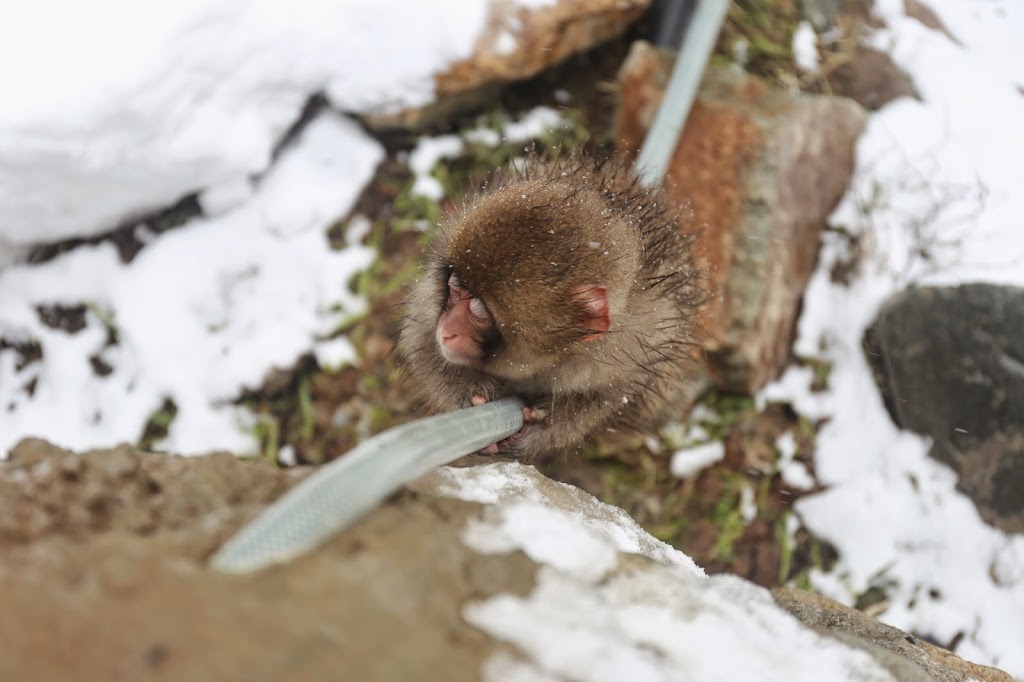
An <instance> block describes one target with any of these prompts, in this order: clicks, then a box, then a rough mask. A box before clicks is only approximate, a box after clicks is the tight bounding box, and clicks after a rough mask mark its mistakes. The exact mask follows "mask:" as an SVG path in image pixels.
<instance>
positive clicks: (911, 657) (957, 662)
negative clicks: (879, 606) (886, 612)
mask: <svg viewBox="0 0 1024 682" xmlns="http://www.w3.org/2000/svg"><path fill="white" fill-rule="evenodd" d="M772 596H774V597H775V603H776V604H778V605H779V606H781V607H782V608H784V609H786V610H787V611H789V612H790V613H792V614H793V615H794V616H796V617H797V619H798V620H799V621H800V622H802V623H803V624H804V625H806V626H808V627H810V628H813V629H814V630H817V631H818V632H820V633H822V634H824V635H828V636H830V637H834V638H836V639H839V640H841V641H843V642H845V643H846V644H849V645H851V646H855V647H858V648H860V649H864V650H865V651H867V652H868V653H870V654H871V655H872V656H873V657H874V658H875V660H877V661H879V662H880V663H881V664H882V665H884V666H885V667H886V668H887V669H888V670H889V672H891V673H892V674H893V676H894V677H896V679H898V680H900V681H901V682H903V681H905V680H922V681H928V682H930V681H935V682H964V681H965V680H971V679H973V680H978V682H1013V678H1012V677H1010V676H1009V675H1007V674H1006V673H1004V672H1003V671H1001V670H997V669H996V668H989V667H988V666H984V665H977V664H976V663H970V662H968V661H965V660H963V659H962V658H960V657H958V656H956V655H954V654H952V653H950V652H949V651H947V650H945V649H941V648H939V647H937V646H934V645H932V644H929V643H928V642H926V641H924V640H922V639H919V638H917V637H914V636H912V635H908V634H907V633H906V632H903V631H902V630H898V629H896V628H894V627H890V626H888V625H885V624H884V623H880V622H878V621H877V620H875V619H874V618H871V617H869V616H866V615H865V614H863V613H861V612H860V611H857V610H856V609H851V608H849V607H847V606H843V605H842V604H840V603H838V602H834V601H832V600H831V599H828V598H826V597H822V596H820V595H817V594H813V593H811V592H804V591H802V590H794V589H790V588H785V587H782V588H778V589H776V590H772Z"/></svg>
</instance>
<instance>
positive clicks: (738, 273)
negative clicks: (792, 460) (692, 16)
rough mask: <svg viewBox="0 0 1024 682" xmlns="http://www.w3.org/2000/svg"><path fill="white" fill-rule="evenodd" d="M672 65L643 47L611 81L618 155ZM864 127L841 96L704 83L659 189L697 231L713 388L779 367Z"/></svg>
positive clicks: (741, 77)
mask: <svg viewBox="0 0 1024 682" xmlns="http://www.w3.org/2000/svg"><path fill="white" fill-rule="evenodd" d="M673 58H674V57H673V55H671V53H666V52H665V51H663V50H660V51H659V50H655V49H654V48H651V47H650V46H648V45H646V44H644V43H638V44H636V45H635V46H634V48H633V50H632V51H631V52H630V56H629V57H628V59H627V61H626V63H625V64H624V65H623V67H622V70H621V71H620V74H619V77H620V109H619V112H618V116H617V121H616V130H615V139H616V141H617V143H618V144H619V146H620V148H621V149H623V150H625V151H627V152H630V151H632V150H636V149H638V148H639V147H640V145H641V144H642V143H643V137H644V135H645V134H646V130H647V128H648V126H649V125H650V122H651V119H652V117H653V114H654V112H655V111H656V108H657V105H658V104H659V102H660V98H661V93H660V87H659V84H661V83H663V82H664V81H665V79H666V77H667V75H666V74H667V73H668V71H669V70H670V69H671V66H672V60H673ZM864 122H865V116H864V112H863V110H861V108H860V107H858V106H857V105H856V104H855V103H854V102H851V101H850V100H847V99H843V98H834V97H822V96H812V95H791V94H786V93H780V92H776V91H773V90H771V89H770V88H769V87H768V86H767V85H765V84H764V83H763V82H762V81H760V80H758V79H756V78H754V77H752V76H749V75H747V74H745V73H743V72H742V71H739V70H736V69H733V68H713V69H711V70H709V71H708V73H707V74H706V75H705V78H704V82H703V84H702V86H701V90H700V93H699V94H698V98H697V101H696V102H695V103H694V106H693V109H692V111H691V112H690V116H689V118H688V120H687V124H686V128H685V129H684V131H683V133H682V135H681V136H680V140H679V144H678V145H677V147H676V150H675V154H674V156H673V158H672V161H671V163H670V165H669V170H668V177H667V179H666V183H667V185H668V186H669V187H670V189H671V191H672V192H673V193H674V194H675V196H676V198H677V199H678V200H679V201H680V203H682V204H688V205H689V206H691V207H692V210H693V213H694V214H695V217H696V220H697V222H698V224H700V225H702V226H703V232H702V233H701V234H700V236H699V238H698V243H697V247H696V248H697V252H698V255H699V257H700V258H701V260H702V262H703V263H702V264H703V265H704V266H705V268H706V272H707V278H708V288H709V290H710V292H711V302H710V304H709V305H708V307H707V310H706V312H705V320H704V327H705V330H706V332H707V335H708V339H707V341H706V342H705V349H706V350H707V351H708V354H709V357H710V367H711V372H712V374H713V375H714V376H715V380H716V383H717V384H718V385H719V386H720V387H722V388H725V389H728V390H736V391H747V392H749V391H755V390H757V389H758V388H760V387H761V386H763V385H764V384H765V383H766V382H767V381H769V380H771V379H772V378H773V377H774V376H775V375H776V374H777V373H778V371H779V369H780V368H781V367H782V366H783V364H784V363H785V362H786V360H787V357H788V353H789V347H790V341H791V337H792V334H793V327H794V322H795V319H796V313H797V309H798V307H799V303H800V298H801V296H802V295H803V289H804V286H805V285H806V283H807V279H808V278H809V277H810V274H811V272H812V270H813V267H814V262H815V258H816V256H817V250H818V238H819V234H820V232H821V230H822V228H823V227H824V226H825V221H826V219H827V218H828V215H829V214H830V213H831V211H832V209H833V208H834V207H835V205H836V203H837V202H838V201H839V198H840V197H841V196H842V193H843V191H844V189H845V187H846V184H847V182H848V180H849V177H850V174H851V172H852V169H853V154H854V144H855V142H856V139H857V136H858V135H859V134H860V131H861V130H862V128H863V126H864Z"/></svg>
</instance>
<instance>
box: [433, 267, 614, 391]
mask: <svg viewBox="0 0 1024 682" xmlns="http://www.w3.org/2000/svg"><path fill="white" fill-rule="evenodd" d="M439 282H440V283H441V285H442V286H441V297H440V298H441V300H442V305H441V310H440V314H439V316H438V322H437V328H436V331H435V339H436V341H437V346H438V349H439V350H440V352H441V355H442V356H443V357H444V359H445V360H446V361H447V362H449V363H452V364H454V365H460V366H466V367H475V368H477V369H479V370H481V371H483V372H485V373H487V374H490V375H492V376H495V377H498V378H502V379H512V380H516V379H518V380H525V379H530V378H532V377H535V376H537V375H539V374H543V373H545V372H549V371H550V370H552V369H553V368H555V367H557V366H559V365H560V364H562V363H563V362H565V360H566V359H567V358H569V357H571V356H573V355H576V354H577V353H578V351H579V350H580V345H581V344H586V343H587V342H588V341H593V340H595V339H597V338H599V337H600V336H601V335H602V334H603V333H604V332H606V331H607V330H608V329H609V327H610V326H611V320H610V317H609V313H608V297H607V291H606V289H605V287H604V286H600V285H590V286H582V287H580V286H577V287H571V288H564V289H563V290H562V291H560V292H556V295H555V296H554V301H555V302H554V303H550V304H548V305H539V304H536V302H534V305H529V304H527V305H522V303H523V301H522V300H518V299H517V300H514V301H513V305H509V302H508V301H504V300H502V298H501V297H500V296H496V295H495V294H494V293H493V292H492V291H489V290H487V291H485V293H483V294H482V295H481V294H478V293H477V292H476V291H474V289H472V288H470V285H469V284H467V283H466V282H465V281H464V280H463V278H462V277H461V276H460V274H459V273H458V272H457V271H455V270H454V269H453V268H451V267H447V268H445V269H444V270H443V271H442V272H441V273H439ZM513 298H516V297H513ZM527 303H529V302H527ZM515 304H519V305H515Z"/></svg>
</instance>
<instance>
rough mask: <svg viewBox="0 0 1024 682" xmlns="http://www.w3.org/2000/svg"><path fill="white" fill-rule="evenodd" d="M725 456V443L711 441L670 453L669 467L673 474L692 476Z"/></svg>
mask: <svg viewBox="0 0 1024 682" xmlns="http://www.w3.org/2000/svg"><path fill="white" fill-rule="evenodd" d="M723 457H725V444H724V443H722V442H721V441H717V440H715V441H711V442H710V443H704V444H703V445H696V446H694V447H691V448H686V449H685V450H678V451H676V452H675V453H674V454H673V455H672V463H671V465H670V468H671V470H672V475H673V476H678V477H679V478H687V477H689V476H693V475H695V474H697V473H699V472H701V471H703V470H704V469H707V468H708V467H709V466H711V465H712V464H714V463H715V462H721V461H722V458H723Z"/></svg>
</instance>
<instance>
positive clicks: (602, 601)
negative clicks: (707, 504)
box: [428, 463, 892, 682]
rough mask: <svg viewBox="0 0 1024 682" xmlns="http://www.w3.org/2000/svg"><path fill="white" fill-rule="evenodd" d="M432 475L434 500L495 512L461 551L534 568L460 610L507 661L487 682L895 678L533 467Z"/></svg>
mask: <svg viewBox="0 0 1024 682" xmlns="http://www.w3.org/2000/svg"><path fill="white" fill-rule="evenodd" d="M429 479H430V483H429V488H428V490H430V492H432V493H435V494H442V495H446V496H453V497H456V498H459V499H464V500H467V501H476V502H480V503H483V504H486V505H491V506H488V507H486V508H485V509H484V510H483V514H482V516H481V517H480V518H476V519H470V521H469V522H468V525H467V526H466V527H465V528H464V530H463V540H464V541H465V542H466V544H467V545H468V546H469V547H471V548H473V549H475V550H476V551H478V552H481V553H485V554H506V553H509V552H513V551H516V550H520V551H522V552H523V553H525V554H526V555H527V556H529V557H530V558H531V559H532V560H533V561H535V562H536V563H537V564H538V570H537V573H536V579H535V584H534V587H533V589H532V591H531V592H530V593H529V594H528V595H525V596H517V595H513V594H497V595H494V596H492V597H489V598H486V599H480V600H476V601H470V602H468V603H467V604H466V605H465V606H464V607H463V610H462V612H463V616H464V617H465V618H466V620H467V621H469V622H470V623H472V624H473V625H474V626H476V627H477V628H480V629H481V630H483V631H484V632H486V633H488V634H489V635H491V636H492V637H494V638H496V639H498V640H501V641H504V642H506V643H508V644H510V645H512V646H513V647H514V650H515V651H516V652H517V654H516V655H512V654H510V653H508V652H501V653H497V654H495V655H494V657H493V658H491V659H490V660H489V661H488V662H487V664H486V665H485V668H484V673H485V674H484V679H486V680H508V679H523V680H527V679H529V680H545V679H573V680H580V681H584V682H589V681H594V682H602V681H605V680H608V681H613V680H614V681H617V680H630V681H631V682H633V681H637V682H640V681H643V680H659V681H660V680H674V679H692V680H732V679H757V680H779V681H780V682H781V681H783V680H785V681H787V682H788V681H790V680H821V679H827V680H852V681H865V682H866V681H868V680H872V681H874V680H878V681H882V680H891V679H892V678H891V677H890V676H889V674H888V673H887V672H885V671H884V670H883V669H881V668H880V666H879V665H878V663H876V662H875V661H874V660H873V659H872V658H871V657H870V656H869V655H868V654H866V653H864V652H862V651H858V650H854V649H850V648H847V647H846V646H844V645H843V644H840V643H839V642H838V641H836V640H833V639H830V638H827V637H823V636H821V635H819V634H817V633H815V632H813V631H812V630H810V629H808V628H805V627H803V626H802V625H801V624H799V623H798V622H797V621H796V619H794V618H793V617H792V616H791V615H789V614H788V613H786V612H785V611H783V610H782V609H781V608H779V607H778V606H776V605H775V603H774V601H773V600H772V598H771V595H770V594H769V593H768V592H767V591H766V590H764V589H762V588H760V587H757V586H755V585H753V584H750V583H747V582H745V581H743V580H741V579H739V578H735V577H732V576H717V577H712V578H708V577H706V576H705V575H704V573H703V572H702V571H701V570H700V569H698V568H696V567H695V566H694V565H693V563H692V562H691V561H690V560H689V558H688V557H686V556H685V555H683V554H681V553H679V552H678V551H676V550H674V549H672V548H670V547H668V546H667V545H664V543H660V542H658V541H657V540H655V539H654V538H652V537H650V536H649V535H647V534H646V533H645V532H644V531H642V530H640V529H639V527H638V526H636V523H635V522H634V521H633V520H632V519H630V518H629V517H628V516H627V515H626V514H625V513H623V512H622V510H620V509H618V508H616V507H611V506H609V505H606V504H603V503H601V502H599V501H597V500H596V499H594V498H593V497H591V496H590V495H588V494H586V493H584V492H582V491H580V490H578V489H576V488H574V487H572V486H567V485H565V484H561V483H555V482H553V481H549V480H547V479H545V478H543V477H542V476H540V475H539V474H538V473H537V472H536V471H535V470H533V469H532V468H531V467H527V466H524V465H521V464H516V463H502V464H490V465H485V466H476V467H466V468H450V467H445V468H442V469H439V470H437V471H435V472H433V473H432V474H431V475H430V476H429ZM624 553H626V554H639V555H640V556H641V557H646V558H647V559H649V560H651V561H643V560H640V559H639V558H636V559H635V560H632V561H624V560H623V556H622V555H623V554H624ZM738 652H742V655H737V653H738Z"/></svg>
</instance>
